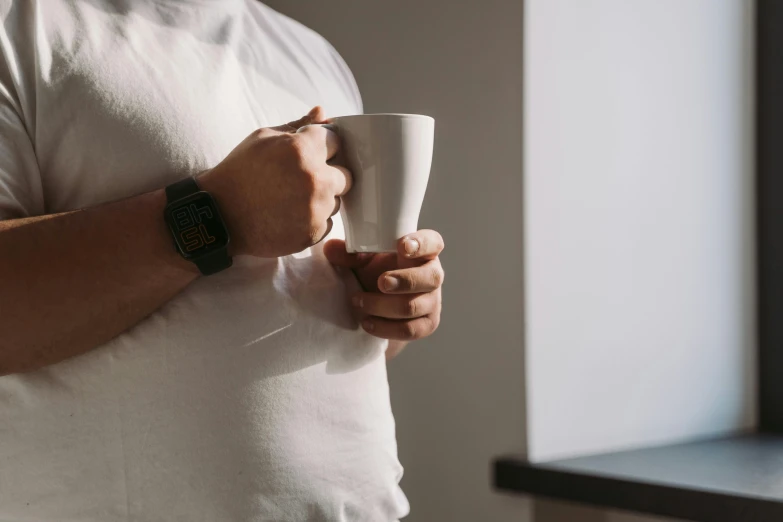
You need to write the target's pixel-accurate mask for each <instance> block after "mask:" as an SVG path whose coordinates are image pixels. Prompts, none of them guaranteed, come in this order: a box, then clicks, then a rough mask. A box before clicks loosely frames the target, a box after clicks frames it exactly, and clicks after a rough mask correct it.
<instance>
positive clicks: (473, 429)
mask: <svg viewBox="0 0 783 522" xmlns="http://www.w3.org/2000/svg"><path fill="white" fill-rule="evenodd" d="M268 3H269V5H271V6H272V7H274V8H276V9H279V10H280V11H282V12H284V13H286V14H289V15H291V16H293V17H294V18H296V19H298V20H300V21H302V22H303V23H305V24H306V25H308V26H310V27H312V28H314V29H316V30H317V31H319V32H320V33H321V34H323V35H324V36H325V37H326V38H327V39H328V40H329V41H330V42H332V44H333V45H334V46H335V47H336V48H337V49H338V51H340V53H341V54H342V56H343V57H344V58H345V60H346V61H347V62H348V64H349V65H350V67H351V69H352V70H353V72H354V75H355V76H356V79H357V82H358V84H359V87H360V89H361V92H362V95H363V98H364V102H365V111H366V112H414V113H416V112H418V113H424V114H429V115H432V116H434V117H435V121H436V123H435V157H434V162H433V169H432V177H431V182H430V186H429V189H428V193H427V198H426V200H425V202H424V211H423V214H422V217H421V220H420V225H421V226H423V227H429V228H434V229H437V230H439V231H440V232H441V233H442V234H443V236H444V237H445V239H446V250H445V251H444V254H443V263H444V266H445V270H446V284H445V289H444V300H445V309H444V312H443V322H442V325H441V328H440V331H439V332H438V333H437V334H436V335H435V336H434V337H433V338H432V339H428V340H424V341H421V342H419V343H416V344H415V345H413V346H411V347H410V348H408V350H407V351H406V352H405V353H403V354H402V355H401V356H400V357H399V358H398V359H397V360H395V361H393V362H392V363H391V364H390V365H389V372H390V377H389V378H390V383H391V388H392V403H393V407H394V412H395V416H396V419H397V435H398V440H399V453H400V460H401V461H402V463H403V465H404V466H405V470H406V471H405V476H404V478H403V480H402V487H403V489H404V490H405V492H406V494H407V495H408V497H409V499H410V501H411V505H412V514H411V516H410V517H408V518H406V522H407V521H410V522H416V521H424V522H461V521H466V522H467V521H471V522H472V521H481V522H494V521H498V522H502V521H510V520H514V521H524V520H528V518H527V516H526V515H525V513H526V510H527V503H526V502H525V501H524V500H522V499H520V498H512V497H504V496H500V495H497V494H495V493H493V492H492V491H491V488H490V459H491V458H492V457H493V456H496V455H498V454H501V453H507V452H512V451H515V452H522V451H523V450H524V447H525V446H524V445H525V432H524V428H525V426H524V383H523V378H524V366H523V348H522V293H523V292H522V176H521V172H522V153H521V145H522V10H523V6H522V2H521V1H519V0H482V1H481V2H478V1H469V2H461V1H460V2H456V1H453V0H426V1H422V0H396V1H394V2H375V1H373V2H369V1H368V2H357V1H350V0H330V1H328V2H324V1H321V0H298V1H295V2H292V1H284V0H276V1H271V2H268Z"/></svg>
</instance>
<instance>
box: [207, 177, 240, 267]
mask: <svg viewBox="0 0 783 522" xmlns="http://www.w3.org/2000/svg"><path fill="white" fill-rule="evenodd" d="M196 180H197V181H198V184H199V187H201V190H203V191H205V192H209V193H210V194H212V197H213V198H214V199H215V201H216V202H217V206H218V208H219V209H220V215H221V216H222V217H223V221H224V222H225V225H226V229H228V233H229V236H230V237H231V239H230V240H229V242H228V254H229V255H230V256H235V255H242V254H244V253H245V248H244V246H243V241H242V236H241V234H240V228H241V227H240V222H241V219H240V216H239V214H238V213H237V210H236V205H235V201H236V196H235V195H234V194H236V191H235V190H233V189H234V187H233V183H232V181H233V180H232V179H230V176H228V175H227V174H226V173H224V172H222V171H218V170H216V169H214V168H212V169H208V170H205V171H203V172H201V173H199V174H197V175H196Z"/></svg>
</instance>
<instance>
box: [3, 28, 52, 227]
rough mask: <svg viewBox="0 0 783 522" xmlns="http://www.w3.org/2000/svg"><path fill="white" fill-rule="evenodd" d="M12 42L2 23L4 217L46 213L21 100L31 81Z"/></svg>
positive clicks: (39, 175) (38, 173) (36, 163)
mask: <svg viewBox="0 0 783 522" xmlns="http://www.w3.org/2000/svg"><path fill="white" fill-rule="evenodd" d="M0 14H2V13H0ZM6 22H7V20H6ZM11 42H12V38H10V35H8V33H6V32H5V29H4V28H3V27H2V26H0V220H4V219H14V218H22V217H29V216H38V215H41V214H44V213H45V212H44V204H43V191H42V189H41V174H40V171H39V168H38V160H37V159H36V156H35V147H34V146H33V140H32V139H31V137H30V133H29V130H28V126H27V125H26V123H25V119H24V111H23V109H22V106H23V104H22V102H21V100H23V99H25V97H24V95H23V94H22V89H23V86H24V85H25V84H27V83H28V82H26V81H25V80H24V79H25V74H24V72H23V71H22V70H21V68H20V67H19V64H20V57H19V56H18V55H17V54H16V53H15V49H14V47H13V44H12V43H11ZM31 95H32V94H31ZM28 101H29V100H28ZM28 105H30V104H28Z"/></svg>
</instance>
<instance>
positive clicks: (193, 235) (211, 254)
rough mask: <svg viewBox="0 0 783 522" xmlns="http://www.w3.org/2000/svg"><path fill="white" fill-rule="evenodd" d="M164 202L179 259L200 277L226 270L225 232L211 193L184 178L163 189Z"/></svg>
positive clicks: (226, 231) (226, 239) (193, 180)
mask: <svg viewBox="0 0 783 522" xmlns="http://www.w3.org/2000/svg"><path fill="white" fill-rule="evenodd" d="M166 200H167V204H166V210H165V213H164V214H165V217H166V223H168V225H169V229H170V230H171V234H172V236H174V244H175V245H176V247H177V251H179V253H180V254H181V255H182V257H184V258H185V259H187V260H188V261H191V262H193V263H195V264H196V266H197V267H198V269H199V270H200V271H201V273H202V274H204V275H210V274H214V273H217V272H220V271H221V270H225V269H226V268H228V267H230V266H231V263H232V260H231V256H229V255H228V242H229V239H230V238H229V235H228V229H226V225H225V223H224V222H223V218H222V217H221V216H220V210H218V206H217V202H216V201H215V198H213V197H212V194H210V193H209V192H204V191H202V190H201V189H200V188H199V186H198V183H196V180H195V179H193V178H185V179H183V180H182V181H178V182H176V183H174V184H172V185H169V186H168V187H166Z"/></svg>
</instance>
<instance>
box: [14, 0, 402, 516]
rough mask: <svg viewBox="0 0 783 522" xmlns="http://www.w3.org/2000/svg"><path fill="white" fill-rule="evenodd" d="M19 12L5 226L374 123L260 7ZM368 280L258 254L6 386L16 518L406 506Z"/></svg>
mask: <svg viewBox="0 0 783 522" xmlns="http://www.w3.org/2000/svg"><path fill="white" fill-rule="evenodd" d="M0 18H2V26H0V219H7V218H16V217H22V216H31V215H40V214H45V213H55V212H61V211H65V210H70V209H76V208H82V207H89V206H93V205H97V204H99V203H103V202H106V201H111V200H116V199H119V198H124V197H127V196H132V195H135V194H140V193H143V192H146V191H150V190H153V189H157V188H161V187H163V186H165V185H167V184H169V183H172V182H174V181H177V180H179V179H181V178H183V177H184V176H186V175H189V174H193V173H196V172H199V171H202V170H204V169H206V168H208V167H211V166H214V165H215V164H217V163H218V162H219V161H220V160H222V159H223V158H224V157H225V156H226V154H228V152H229V151H230V150H231V149H232V148H233V147H234V146H235V145H237V144H238V143H239V142H240V141H241V140H242V139H244V138H245V137H246V136H247V135H248V134H249V133H250V132H251V131H252V130H254V129H256V128H259V127H265V126H270V125H277V124H280V123H285V122H287V121H290V120H293V119H296V118H298V117H300V116H302V115H304V114H305V113H306V112H307V110H308V109H309V108H310V107H312V106H313V105H316V104H321V105H323V106H324V107H325V108H326V110H327V113H328V114H329V115H330V116H332V115H339V114H351V113H357V112H360V111H361V101H360V98H359V93H358V91H357V89H356V85H355V83H354V81H353V77H352V76H351V73H350V71H349V70H348V68H347V66H346V65H345V63H344V62H343V61H342V59H341V58H340V57H339V55H338V54H337V53H336V51H335V50H334V49H333V48H332V47H331V46H330V45H329V44H328V43H327V42H326V41H325V40H324V39H323V38H321V37H320V36H318V35H317V34H315V33H314V32H312V31H310V30H309V29H307V28H305V27H303V26H302V25H300V24H298V23H297V22H294V21H293V20H290V19H288V18H286V17H284V16H282V15H280V14H278V13H276V12H274V11H273V10H271V9H269V8H268V7H266V6H264V5H262V4H260V3H258V2H256V1H254V0H211V1H210V0H189V1H184V0H113V1H110V0H16V1H11V0H0ZM161 219H163V216H161ZM337 225H339V221H338V222H337V223H336V226H335V232H334V233H333V234H332V235H336V234H340V233H341V227H340V226H337ZM41 255H46V247H45V245H41ZM52 262H56V260H52ZM356 289H358V285H357V283H356V281H355V279H353V276H352V275H350V274H349V273H348V274H345V273H339V272H338V271H336V270H335V269H334V268H333V267H332V266H331V265H330V264H329V263H328V262H327V261H326V259H325V258H324V256H323V252H322V249H321V247H320V246H316V247H314V248H312V249H309V250H307V251H305V252H302V253H300V254H297V255H294V256H287V257H284V258H279V259H266V260H265V259H258V258H251V257H238V258H236V259H235V264H234V267H232V268H231V269H229V270H226V271H224V272H221V273H219V274H217V275H214V276H210V277H205V278H200V279H199V280H197V281H195V282H194V283H193V284H191V285H190V286H189V287H188V288H186V289H185V290H184V291H183V292H182V293H181V294H180V295H178V296H177V297H176V298H174V299H173V300H172V301H170V302H169V303H168V304H166V305H165V306H163V307H162V308H160V309H159V310H157V311H155V312H154V313H153V314H152V315H151V316H149V317H148V318H147V319H145V320H144V321H142V322H141V323H140V324H138V325H137V326H135V327H133V328H131V329H129V330H127V331H126V332H124V333H123V334H121V335H120V336H119V337H117V338H116V339H114V340H112V341H111V342H109V343H107V344H106V345H104V346H101V347H99V348H97V349H95V350H92V351H90V352H88V353H86V354H84V355H81V356H79V357H75V358H72V359H69V360H66V361H63V362H61V363H58V364H55V365H52V366H49V367H47V368H44V369H42V370H39V371H36V372H33V373H30V374H22V375H10V376H5V377H0V521H2V522H21V521H35V522H54V521H57V522H114V521H123V522H131V521H133V522H156V521H160V522H164V521H165V522H174V521H182V522H198V521H205V522H234V521H237V522H239V521H242V522H250V521H253V522H255V521H262V520H263V521H295V522H304V521H390V520H396V519H398V518H399V517H402V516H404V515H405V514H406V513H407V511H408V504H407V501H406V500H405V497H404V495H402V493H401V491H400V489H399V487H398V481H399V479H400V477H401V475H402V468H401V466H400V464H399V462H398V460H397V448H396V442H395V434H394V419H393V417H392V413H391V409H390V406H389V390H388V384H387V379H386V366H385V360H384V356H383V352H384V350H385V348H386V343H385V342H384V341H381V340H379V339H376V338H374V337H371V336H369V335H367V334H366V333H364V332H363V331H362V330H361V329H360V328H358V326H357V324H356V322H355V321H354V320H353V319H352V318H351V315H350V312H349V310H348V305H347V295H348V293H349V292H351V291H354V290H356ZM0 306H8V302H7V301H3V300H1V299H0ZM1 312H2V311H1V310H0V313H1ZM40 327H41V328H46V324H41V325H40ZM0 335H2V332H0Z"/></svg>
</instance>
